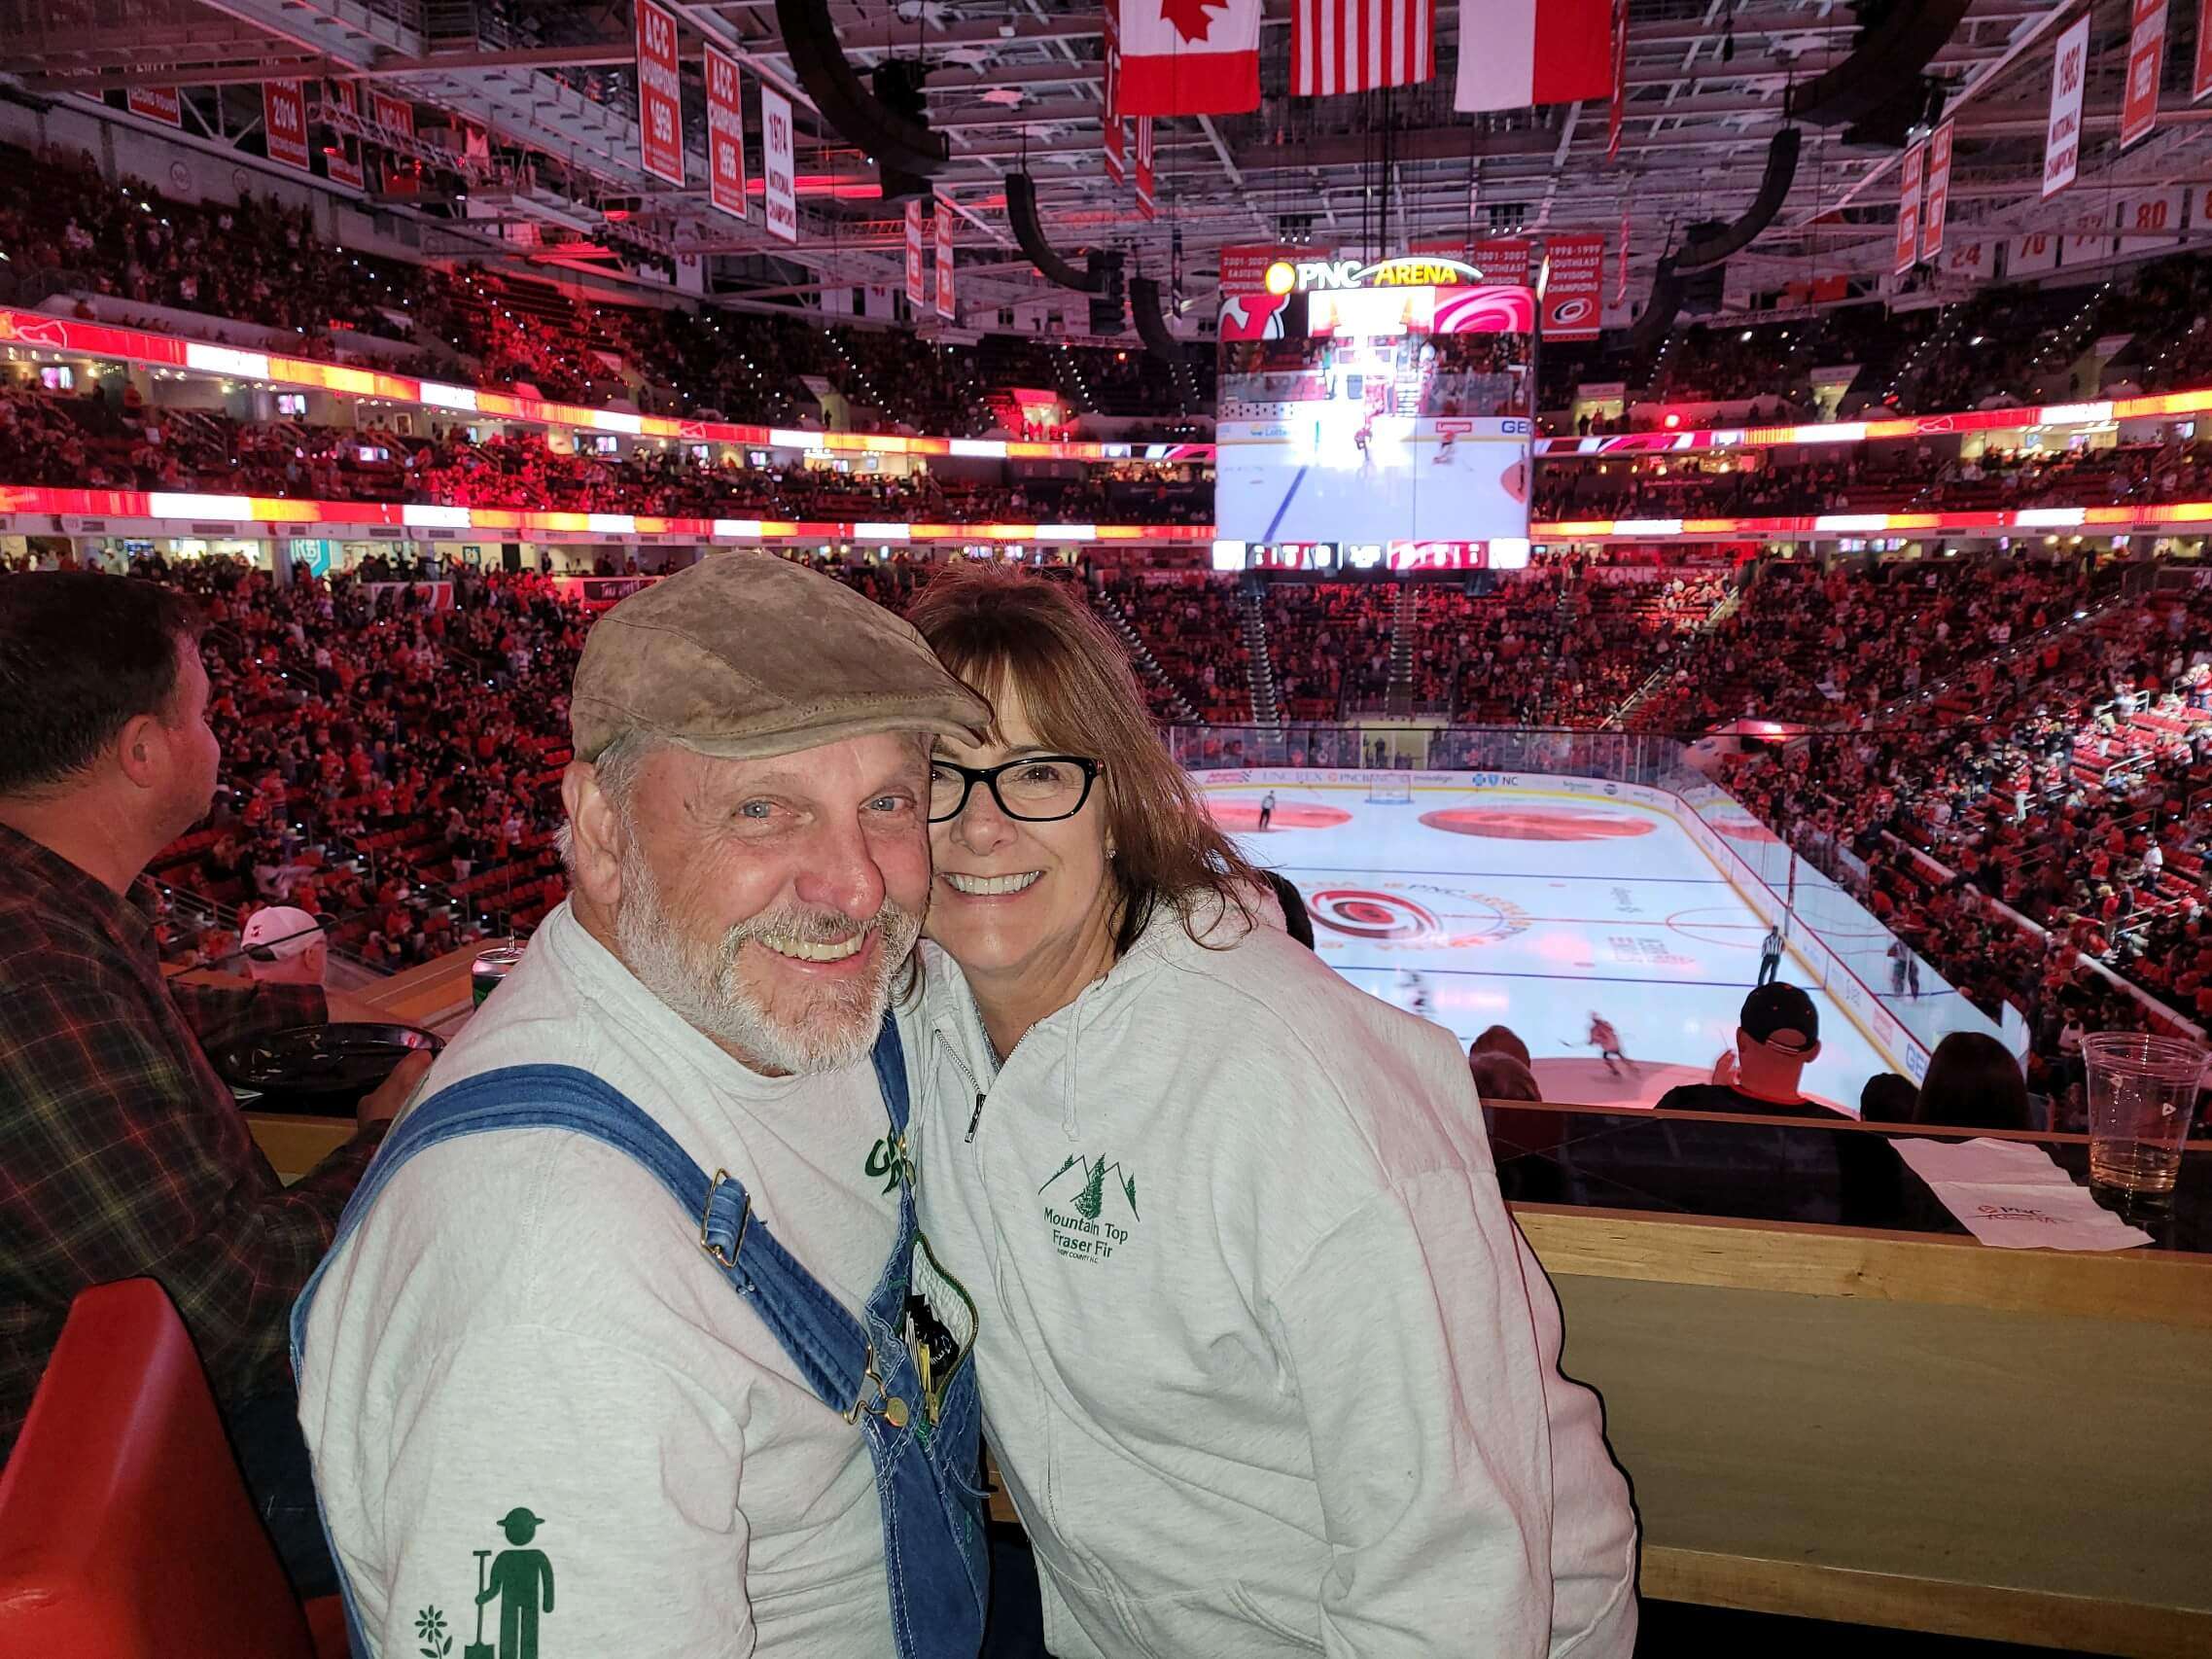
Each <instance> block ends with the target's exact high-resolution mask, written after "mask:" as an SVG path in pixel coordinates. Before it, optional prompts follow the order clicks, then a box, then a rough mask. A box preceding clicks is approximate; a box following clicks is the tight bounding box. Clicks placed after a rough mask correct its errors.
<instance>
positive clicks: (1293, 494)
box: [1253, 467, 1308, 542]
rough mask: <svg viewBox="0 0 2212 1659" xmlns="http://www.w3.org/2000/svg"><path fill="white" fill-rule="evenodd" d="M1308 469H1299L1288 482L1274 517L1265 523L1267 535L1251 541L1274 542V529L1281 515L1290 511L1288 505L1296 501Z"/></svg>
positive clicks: (1280, 520)
mask: <svg viewBox="0 0 2212 1659" xmlns="http://www.w3.org/2000/svg"><path fill="white" fill-rule="evenodd" d="M1307 471H1308V469H1306V468H1304V467H1300V468H1299V469H1298V476H1297V477H1294V478H1292V479H1291V480H1290V487H1289V488H1288V489H1286V490H1284V491H1283V492H1282V503H1281V504H1280V505H1279V506H1278V507H1277V508H1276V510H1275V516H1274V517H1273V518H1270V519H1269V520H1268V521H1267V533H1266V534H1265V535H1263V536H1257V537H1254V538H1253V539H1254V540H1255V541H1260V542H1273V541H1274V540H1275V527H1276V526H1277V525H1278V524H1280V523H1282V515H1283V514H1284V513H1285V512H1289V511H1290V504H1291V503H1292V502H1293V501H1296V500H1297V499H1298V486H1299V485H1300V484H1302V483H1304V482H1305V481H1306V473H1307Z"/></svg>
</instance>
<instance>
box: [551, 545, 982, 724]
mask: <svg viewBox="0 0 2212 1659" xmlns="http://www.w3.org/2000/svg"><path fill="white" fill-rule="evenodd" d="M990 723H991V706H990V704H988V703H986V702H985V701H984V700H983V699H982V698H981V697H979V696H977V695H976V694H975V693H974V692H973V691H971V690H969V689H968V688H966V686H964V685H962V684H961V683H960V682H959V681H958V680H956V679H954V678H953V677H952V676H951V675H950V674H948V673H947V672H945V669H944V666H943V665H942V664H941V663H939V662H938V661H937V659H936V656H935V655H934V654H933V653H931V652H930V648H929V646H928V645H926V644H925V643H924V642H923V639H922V636H921V635H920V634H918V633H916V632H915V631H914V630H913V628H911V627H909V626H908V625H907V624H906V622H905V621H904V620H902V619H901V618H897V617H895V616H893V615H892V614H891V613H890V612H889V611H886V610H885V609H884V608H883V607H882V606H880V605H877V604H875V603H873V602H872V601H870V600H866V599H863V598H861V597H860V595H859V594H858V593H856V592H854V591H853V590H852V589H851V588H850V587H847V586H846V585H845V584H844V583H843V582H838V581H836V580H835V579H833V578H831V577H827V576H825V575H823V574H822V572H820V571H818V570H812V569H810V568H808V567H807V566H805V565H802V564H795V563H793V562H792V561H791V560H790V559H784V558H778V557H777V556H776V555H775V554H773V553H738V552H730V553H714V554H711V555H709V556H708V557H706V558H704V559H702V560H700V561H699V562H698V563H697V564H695V565H691V566H688V567H687V568H685V569H684V570H680V571H678V572H677V573H676V574H675V575H674V576H671V577H668V578H667V579H665V580H664V581H661V582H655V583H653V584H652V585H651V586H650V587H647V588H644V589H641V590H640V591H639V592H636V593H633V594H631V595H630V597H629V598H627V599H625V600H623V601H622V602H621V603H620V604H618V605H616V606H615V607H614V609H613V610H611V611H609V612H608V613H607V614H606V615H605V616H604V617H602V618H599V620H598V621H597V622H596V623H595V624H593V626H592V629H591V633H590V635H589V636H588V637H587V638H586V639H585V641H584V646H583V657H582V660H581V661H579V663H578V664H577V670H576V683H575V686H574V687H573V688H572V689H571V692H570V698H569V729H570V732H571V734H572V736H573V737H574V739H575V746H576V753H577V757H578V759H583V760H593V759H598V757H599V755H600V753H601V751H603V750H604V749H606V747H607V746H608V745H609V744H610V743H613V742H614V739H615V738H617V737H619V736H621V735H622V734H623V733H625V732H630V731H636V732H641V733H644V734H645V735H647V736H650V737H655V738H658V739H660V740H661V741H663V742H666V743H674V744H678V745H681V746H682V747H684V748H685V749H690V750H695V751H696V752H698V753H699V754H701V755H713V756H716V757H719V758H720V759H729V760H751V759H764V758H766V757H768V756H771V755H790V754H792V753H794V752H796V751H798V750H801V749H815V748H819V747H821V746H822V745H824V744H828V743H837V742H840V741H842V740H843V739H845V738H848V737H866V736H869V735H872V734H873V733H876V732H884V731H929V732H937V733H940V734H942V735H944V736H947V737H962V738H966V740H968V741H969V742H981V741H982V740H983V736H984V734H985V732H986V731H987V730H988V729H989V726H990Z"/></svg>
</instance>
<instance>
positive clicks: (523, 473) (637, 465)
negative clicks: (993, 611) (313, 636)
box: [0, 377, 1213, 524]
mask: <svg viewBox="0 0 2212 1659" xmlns="http://www.w3.org/2000/svg"><path fill="white" fill-rule="evenodd" d="M692 451H693V446H691V445H687V444H681V443H658V444H655V443H650V442H641V443H636V444H634V445H633V446H632V447H631V449H630V452H629V453H628V454H626V455H625V454H592V453H589V452H587V451H584V450H580V449H575V450H571V449H557V448H555V447H553V446H552V445H551V444H550V443H549V442H548V441H547V440H546V438H545V436H544V434H543V433H540V432H537V431H533V430H528V429H516V430H515V431H513V432H510V433H495V434H492V435H490V436H486V437H484V438H482V439H481V440H473V439H472V438H471V437H470V436H469V429H468V428H466V427H463V426H460V425H458V424H456V425H454V426H451V427H448V428H446V429H445V430H444V431H443V432H441V433H439V434H438V435H437V436H435V437H426V436H413V435H406V434H402V433H400V432H398V431H396V430H394V429H392V428H390V427H386V426H375V425H370V426H366V427H332V426H320V425H310V424H307V423H304V422H300V421H270V422H248V421H237V420H232V419H230V418H229V417H228V416H227V415H224V414H220V413H216V412H213V411H209V410H202V409H172V408H160V407H155V406H147V405H146V404H145V403H143V401H142V400H140V398H139V397H138V394H137V389H136V387H135V386H132V385H130V384H128V383H127V382H126V381H123V379H121V378H120V377H114V378H109V379H103V380H97V381H93V382H91V383H89V384H88V385H87V386H86V387H85V388H83V390H82V391H81V392H76V393H70V394H63V393H59V392H53V391H48V390H46V389H44V388H43V387H41V386H40V385H38V383H36V382H21V381H19V382H17V383H15V384H14V385H12V386H8V387H6V388H4V389H0V482H5V483H10V484H45V485H53V486H56V487H91V488H95V489H147V490H155V489H158V490H193V491H205V492H209V493H215V494H251V495H263V496H277V497H296V498H298V497H303V498H308V499H314V500H323V501H360V502H404V503H409V504H416V505H431V506H439V507H490V508H520V509H538V510H560V511H571V512H632V513H650V514H661V515H669V516H684V517H726V516H738V517H767V518H796V519H828V520H832V521H837V520H865V521H879V522H880V521H892V522H900V521H909V520H911V521H916V522H935V523H981V522H989V521H993V520H1001V521H1003V520H1011V521H1014V522H1030V521H1042V522H1053V523H1068V522H1081V523H1109V524H1119V523H1140V522H1141V523H1168V524H1189V523H1202V522H1205V521H1206V520H1208V519H1210V518H1211V515H1212V511H1213V504H1212V490H1211V472H1210V470H1209V469H1204V468H1199V467H1195V466H1179V467H1174V468H1170V469H1167V470H1166V471H1165V472H1162V471H1161V470H1157V469H1154V470H1151V471H1150V476H1148V477H1147V476H1144V475H1145V470H1144V469H1138V468H1134V467H1128V468H1124V469H1122V470H1121V471H1120V473H1119V474H1118V475H1114V474H1104V473H1099V472H1094V471H1086V472H1084V473H1082V474H1080V475H1079V476H1076V477H1066V478H1062V477H1039V478H1034V479H1028V480H1024V481H1023V482H1020V483H1015V484H995V483H986V482H981V481H976V480H969V479H965V478H959V477H945V476H943V475H940V474H934V473H930V472H926V471H917V472H913V473H908V474H903V475H895V474H888V473H884V474H879V473H869V472H866V471H851V472H840V471H838V470H836V469H834V468H830V467H813V466H808V465H805V464H803V463H800V462H796V461H793V462H791V463H790V464H788V465H786V466H782V467H755V466H750V465H747V464H745V462H744V459H743V458H742V457H740V456H738V455H737V454H736V453H735V452H732V451H723V452H721V459H720V461H716V460H714V459H710V458H702V457H701V456H697V455H694V453H693V452H692ZM710 454H711V452H710ZM1153 514H1157V515H1158V516H1149V515H1153Z"/></svg>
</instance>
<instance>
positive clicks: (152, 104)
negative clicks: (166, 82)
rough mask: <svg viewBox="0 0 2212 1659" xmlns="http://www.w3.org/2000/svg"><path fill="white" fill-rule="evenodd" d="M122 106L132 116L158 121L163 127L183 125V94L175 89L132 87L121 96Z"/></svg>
mask: <svg viewBox="0 0 2212 1659" xmlns="http://www.w3.org/2000/svg"><path fill="white" fill-rule="evenodd" d="M123 105H124V107H125V108H127V109H128V110H129V111H130V113H131V114H132V115H139V116H144V117H145V118H146V119H147V120H148V121H158V122H159V123H160V124H162V125H163V126H182V125H184V124H185V100H184V93H183V92H182V91H181V90H180V89H179V88H175V87H133V88H130V89H129V90H128V91H127V92H125V93H124V94H123Z"/></svg>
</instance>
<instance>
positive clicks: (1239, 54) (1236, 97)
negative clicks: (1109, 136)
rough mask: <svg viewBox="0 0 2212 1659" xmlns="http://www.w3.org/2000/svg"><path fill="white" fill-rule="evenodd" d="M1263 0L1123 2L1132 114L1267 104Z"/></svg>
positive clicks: (1125, 80)
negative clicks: (1263, 98) (1262, 93)
mask: <svg viewBox="0 0 2212 1659" xmlns="http://www.w3.org/2000/svg"><path fill="white" fill-rule="evenodd" d="M1260 10H1261V6H1260V0H1121V71H1120V74H1119V75H1118V76H1117V77H1116V79H1115V85H1114V92H1115V96H1116V98H1117V99H1118V101H1119V104H1120V113H1121V114H1123V115H1125V116H1141V115H1242V114H1243V113H1244V112H1245V111H1246V110H1256V109H1258V108H1259V21H1260Z"/></svg>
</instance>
